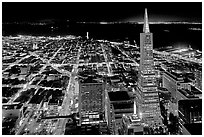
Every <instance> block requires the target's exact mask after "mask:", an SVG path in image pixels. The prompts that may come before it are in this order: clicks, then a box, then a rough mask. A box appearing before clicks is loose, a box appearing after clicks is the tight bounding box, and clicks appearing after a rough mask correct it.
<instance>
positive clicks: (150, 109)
mask: <svg viewBox="0 0 204 137" xmlns="http://www.w3.org/2000/svg"><path fill="white" fill-rule="evenodd" d="M156 83H157V82H156V76H155V69H154V61H153V38H152V33H150V29H149V22H148V16H147V9H145V16H144V28H143V33H140V69H139V79H138V89H137V92H136V98H135V99H136V102H137V103H136V111H137V114H138V116H139V117H140V118H141V119H142V120H143V121H144V122H145V123H146V124H148V125H149V126H154V125H160V124H162V122H161V112H160V106H159V96H158V91H157V84H156Z"/></svg>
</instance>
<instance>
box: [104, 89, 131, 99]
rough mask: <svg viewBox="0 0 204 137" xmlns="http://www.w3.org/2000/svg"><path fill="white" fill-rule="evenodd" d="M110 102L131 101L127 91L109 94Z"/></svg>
mask: <svg viewBox="0 0 204 137" xmlns="http://www.w3.org/2000/svg"><path fill="white" fill-rule="evenodd" d="M108 95H109V98H110V101H122V100H130V97H129V95H128V93H127V91H117V92H109V93H108Z"/></svg>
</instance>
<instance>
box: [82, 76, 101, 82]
mask: <svg viewBox="0 0 204 137" xmlns="http://www.w3.org/2000/svg"><path fill="white" fill-rule="evenodd" d="M81 83H102V82H101V81H100V80H99V79H94V77H91V76H89V77H87V78H85V79H83V80H81Z"/></svg>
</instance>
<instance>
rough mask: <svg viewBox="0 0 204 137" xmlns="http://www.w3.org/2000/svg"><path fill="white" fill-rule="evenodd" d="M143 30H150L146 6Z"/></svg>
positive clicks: (146, 31)
mask: <svg viewBox="0 0 204 137" xmlns="http://www.w3.org/2000/svg"><path fill="white" fill-rule="evenodd" d="M143 32H144V33H148V32H150V31H149V22H148V16H147V8H145V15H144V27H143Z"/></svg>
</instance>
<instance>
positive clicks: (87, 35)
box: [86, 31, 89, 39]
mask: <svg viewBox="0 0 204 137" xmlns="http://www.w3.org/2000/svg"><path fill="white" fill-rule="evenodd" d="M86 38H87V39H89V32H88V31H87V32H86Z"/></svg>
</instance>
